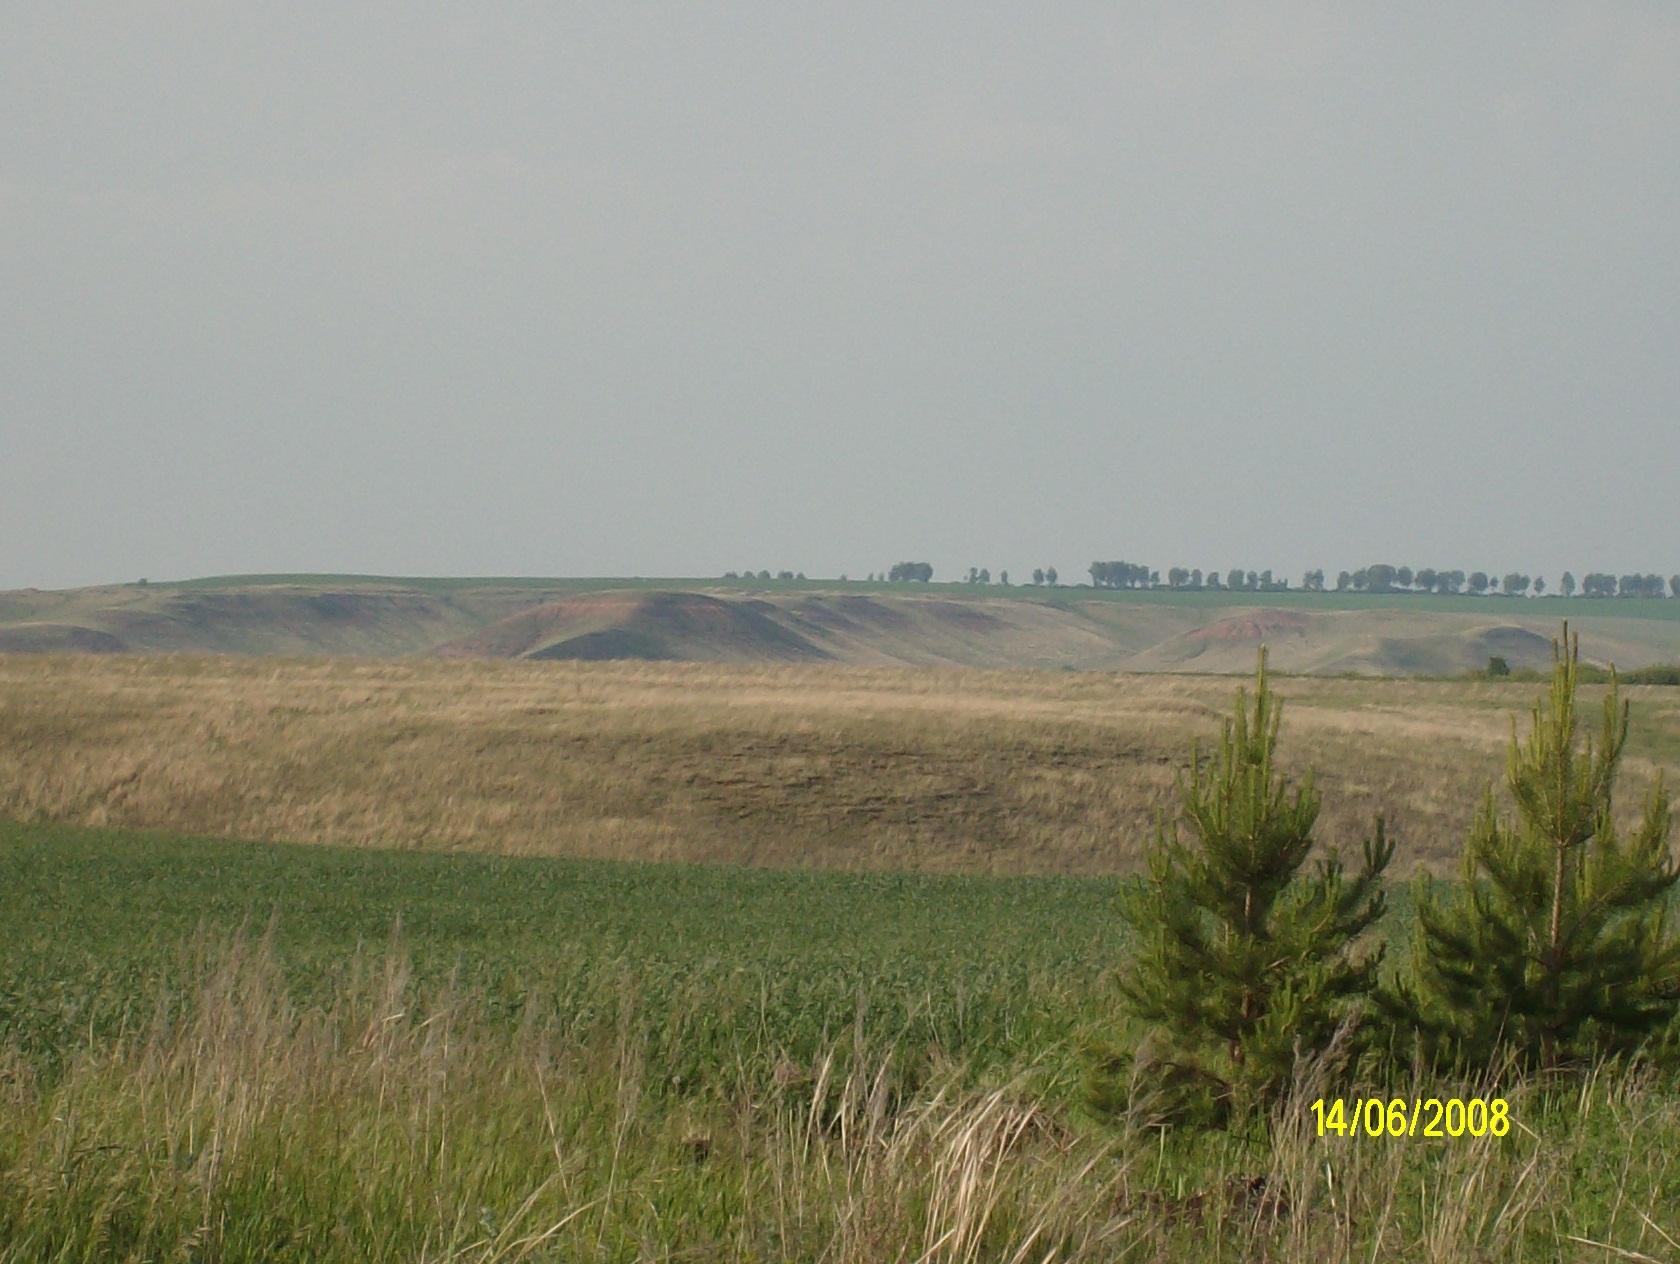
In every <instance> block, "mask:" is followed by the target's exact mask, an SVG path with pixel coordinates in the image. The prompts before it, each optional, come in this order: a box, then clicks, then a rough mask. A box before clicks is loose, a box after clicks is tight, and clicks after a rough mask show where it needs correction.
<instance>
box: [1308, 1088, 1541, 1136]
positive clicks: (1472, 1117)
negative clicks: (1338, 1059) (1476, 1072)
mask: <svg viewBox="0 0 1680 1264" xmlns="http://www.w3.org/2000/svg"><path fill="white" fill-rule="evenodd" d="M1312 1113H1313V1117H1314V1119H1316V1120H1317V1122H1318V1135H1319V1136H1321V1137H1322V1136H1324V1135H1325V1134H1327V1133H1334V1134H1335V1135H1336V1136H1338V1137H1361V1136H1363V1137H1425V1138H1429V1139H1434V1138H1436V1137H1443V1138H1447V1137H1452V1138H1456V1137H1465V1136H1469V1137H1487V1136H1493V1137H1503V1136H1504V1135H1505V1134H1506V1133H1508V1132H1510V1131H1511V1107H1510V1103H1508V1102H1507V1101H1506V1100H1505V1099H1504V1098H1503V1097H1493V1098H1485V1097H1472V1098H1471V1099H1470V1100H1469V1101H1465V1100H1463V1099H1462V1098H1458V1097H1448V1098H1440V1097H1358V1098H1354V1099H1353V1100H1352V1101H1351V1102H1350V1101H1345V1100H1343V1099H1342V1098H1339V1097H1336V1098H1331V1099H1330V1100H1329V1101H1326V1100H1324V1098H1322V1097H1321V1098H1319V1099H1318V1100H1317V1101H1316V1102H1314V1103H1313V1104H1312Z"/></svg>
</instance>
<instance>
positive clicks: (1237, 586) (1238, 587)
mask: <svg viewBox="0 0 1680 1264" xmlns="http://www.w3.org/2000/svg"><path fill="white" fill-rule="evenodd" d="M1225 587H1227V588H1229V589H1230V590H1231V591H1232V592H1241V591H1242V590H1243V589H1244V588H1246V587H1247V585H1246V584H1245V583H1244V582H1243V573H1242V569H1241V568H1240V567H1236V566H1233V567H1232V568H1231V570H1230V572H1229V573H1228V574H1227V575H1226V576H1225Z"/></svg>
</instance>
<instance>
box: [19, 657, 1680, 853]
mask: <svg viewBox="0 0 1680 1264" xmlns="http://www.w3.org/2000/svg"><path fill="white" fill-rule="evenodd" d="M1237 683H1239V682H1237V681H1234V680H1231V679H1210V678H1206V677H1162V676H1115V675H1108V674H1101V673H1060V672H972V671H951V672H934V671H902V670H885V669H862V668H835V667H773V668H759V667H738V666H719V665H702V664H663V663H662V664H636V663H622V664H578V663H504V662H436V661H422V660H402V661H395V662H392V661H369V660H262V659H255V660H253V659H229V658H173V657H144V658H141V657H35V656H23V655H14V656H0V815H3V816H7V817H12V818H22V819H53V820H62V821H66V822H71V823H76V824H85V825H120V826H128V827H150V828H161V829H170V830H178V831H183V832H191V833H200V834H210V835H231V836H236V837H245V838H258V839H285V840H293V841H302V842H326V843H348V844H360V845H370V846H382V847H428V848H469V849H484V850H500V851H509V852H529V853H550V854H568V855H584V856H609V857H623V858H646V859H683V860H721V861H732V862H742V863H753V864H772V865H790V866H798V865H810V866H825V867H847V868H901V869H926V870H967V871H995V872H1074V873H1077V872H1086V873H1089V872H1103V871H1112V870H1114V869H1117V868H1118V869H1124V868H1126V867H1128V866H1129V865H1130V864H1131V863H1132V861H1133V859H1134V858H1135V857H1136V855H1137V854H1138V849H1139V846H1140V844H1141V843H1142V841H1143V840H1144V839H1145V838H1146V837H1147V835H1148V833H1149V831H1150V830H1151V828H1152V826H1153V821H1154V819H1155V817H1156V815H1157V813H1158V812H1161V811H1163V810H1170V809H1171V807H1172V804H1173V797H1172V784H1173V777H1174V773H1175V771H1176V770H1177V769H1179V768H1181V767H1182V766H1183V765H1184V763H1185V761H1186V759H1187V757H1188V750H1189V745H1190V741H1191V739H1192V738H1193V737H1197V736H1200V737H1201V738H1203V739H1204V740H1208V739H1211V738H1212V736H1213V735H1214V734H1215V733H1216V732H1217V725H1218V718H1219V716H1220V715H1221V714H1222V713H1223V712H1224V711H1225V710H1226V709H1227V708H1228V705H1229V698H1230V693H1231V691H1232V689H1233V688H1234V687H1235V685H1236V684H1237ZM1278 687H1279V691H1280V692H1281V693H1282V694H1283V695H1284V696H1285V697H1286V699H1287V717H1288V718H1287V720H1286V723H1285V726H1284V757H1285V759H1286V760H1287V761H1288V763H1289V764H1290V765H1291V766H1293V767H1294V768H1296V769H1297V770H1299V769H1304V768H1305V767H1306V766H1307V765H1308V764H1312V765H1315V766H1316V767H1317V769H1318V775H1319V784H1320V786H1321V788H1322V789H1323V790H1324V791H1325V813H1324V818H1323V825H1322V828H1321V836H1322V837H1323V838H1324V839H1325V840H1326V841H1328V842H1335V843H1341V844H1344V845H1351V844H1356V843H1357V840H1358V838H1359V837H1360V836H1361V835H1362V833H1363V832H1364V831H1365V830H1366V829H1367V828H1368V827H1369V821H1370V817H1371V815H1372V814H1373V813H1374V812H1376V811H1382V812H1384V813H1386V814H1387V816H1388V818H1389V821H1390V824H1391V827H1392V832H1393V833H1394V834H1396V835H1397V836H1398V838H1399V839H1400V847H1401V850H1400V865H1401V868H1402V869H1404V868H1405V867H1406V866H1407V865H1409V863H1410V862H1412V861H1423V862H1425V863H1429V864H1431V865H1435V866H1438V867H1439V866H1442V865H1445V864H1448V863H1450V861H1451V858H1452V857H1455V856H1456V855H1457V853H1458V849H1459V846H1460V841H1461V839H1462V837H1463V831H1464V828H1465V826H1466V825H1467V823H1468V820H1469V816H1470V813H1471V812H1472V811H1473V809H1474V806H1475V804H1476V802H1477V800H1478V798H1479V796H1480V794H1481V791H1482V788H1483V787H1484V786H1485V785H1486V784H1487V782H1488V781H1490V780H1492V779H1494V778H1496V777H1497V776H1498V775H1499V772H1500V770H1501V759H1502V753H1503V746H1504V743H1505V741H1506V740H1507V738H1508V736H1509V719H1508V716H1509V714H1510V713H1512V712H1515V711H1518V710H1520V709H1522V708H1525V707H1526V706H1527V705H1528V704H1529V702H1530V700H1531V694H1532V693H1533V688H1532V686H1528V685H1522V684H1517V685H1495V684H1475V683H1440V682H1435V683H1431V682H1414V681H1325V680H1308V679H1292V680H1285V681H1281V682H1280V683H1279V686H1278ZM1641 692H1642V696H1641V698H1640V701H1639V707H1640V712H1639V716H1638V721H1639V723H1638V726H1637V728H1636V743H1637V744H1639V745H1640V746H1641V747H1642V749H1636V750H1635V751H1634V758H1633V759H1632V760H1631V761H1630V762H1631V763H1632V764H1633V765H1634V767H1633V769H1632V776H1633V778H1634V780H1635V781H1636V782H1637V781H1639V780H1641V779H1643V778H1646V777H1648V775H1649V770H1650V762H1651V759H1652V758H1653V757H1654V758H1657V759H1664V760H1672V759H1673V758H1674V753H1675V751H1676V750H1680V708H1677V707H1676V706H1675V704H1674V702H1673V701H1671V700H1670V696H1671V695H1672V692H1673V691H1662V690H1646V691H1641ZM1642 757H1643V758H1642ZM1634 789H1635V790H1636V791H1637V789H1638V787H1637V786H1635V787H1634ZM1638 797H1639V796H1638V794H1637V792H1636V793H1634V794H1632V795H1625V796H1624V798H1625V799H1626V800H1627V801H1629V802H1637V800H1638Z"/></svg>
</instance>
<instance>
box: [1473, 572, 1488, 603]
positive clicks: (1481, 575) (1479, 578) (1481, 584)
mask: <svg viewBox="0 0 1680 1264" xmlns="http://www.w3.org/2000/svg"><path fill="white" fill-rule="evenodd" d="M1487 590H1488V577H1487V572H1486V571H1472V572H1471V573H1470V591H1471V592H1473V593H1475V594H1476V596H1478V597H1480V596H1481V595H1482V594H1483V593H1485V592H1486V591H1487Z"/></svg>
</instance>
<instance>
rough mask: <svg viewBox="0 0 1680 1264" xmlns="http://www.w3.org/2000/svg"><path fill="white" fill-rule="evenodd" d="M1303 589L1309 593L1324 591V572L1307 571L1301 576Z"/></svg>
mask: <svg viewBox="0 0 1680 1264" xmlns="http://www.w3.org/2000/svg"><path fill="white" fill-rule="evenodd" d="M1301 587H1302V588H1304V589H1306V590H1307V591H1308V592H1323V591H1324V572H1323V571H1322V570H1311V571H1307V572H1306V573H1304V574H1303V575H1302V576H1301Z"/></svg>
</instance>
